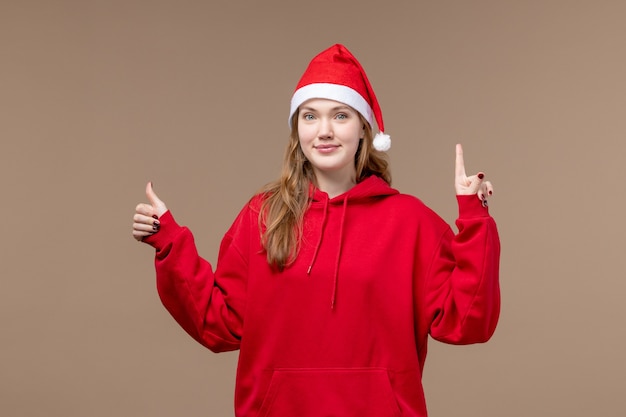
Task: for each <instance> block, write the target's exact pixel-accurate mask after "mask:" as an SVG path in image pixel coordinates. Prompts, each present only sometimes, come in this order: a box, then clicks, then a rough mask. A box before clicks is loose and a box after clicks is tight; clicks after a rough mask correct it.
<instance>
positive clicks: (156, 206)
mask: <svg viewBox="0 0 626 417" xmlns="http://www.w3.org/2000/svg"><path fill="white" fill-rule="evenodd" d="M146 197H148V201H149V202H150V203H149V204H146V203H139V204H137V207H135V215H134V216H133V237H134V238H135V239H137V240H138V241H142V240H143V238H145V237H146V236H150V235H152V234H154V233H156V232H158V231H159V227H161V223H160V222H159V218H160V217H161V216H162V215H163V213H165V212H166V211H167V207H166V206H165V203H164V202H163V201H161V199H159V197H157V195H156V194H155V193H154V190H153V189H152V182H149V183H148V185H146Z"/></svg>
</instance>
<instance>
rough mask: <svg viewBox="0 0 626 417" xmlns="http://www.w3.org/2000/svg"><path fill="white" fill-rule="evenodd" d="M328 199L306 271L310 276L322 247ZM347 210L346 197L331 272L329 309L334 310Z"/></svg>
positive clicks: (325, 202)
mask: <svg viewBox="0 0 626 417" xmlns="http://www.w3.org/2000/svg"><path fill="white" fill-rule="evenodd" d="M328 201H329V200H328V199H325V200H324V215H323V216H322V224H321V226H320V236H319V238H318V240H317V244H316V245H315V251H314V252H313V258H311V263H310V264H309V268H308V269H307V271H306V274H307V275H311V270H312V269H313V265H314V264H315V260H316V259H317V254H318V253H319V250H320V247H321V246H322V239H323V238H324V230H325V228H326V220H327V219H328ZM347 209H348V197H347V196H346V197H345V198H344V199H343V207H342V211H341V221H340V226H339V242H337V259H335V268H334V271H333V287H332V295H331V298H330V308H331V309H333V308H335V301H336V299H337V284H338V281H339V262H340V260H341V249H342V242H343V229H344V224H345V222H346V211H347Z"/></svg>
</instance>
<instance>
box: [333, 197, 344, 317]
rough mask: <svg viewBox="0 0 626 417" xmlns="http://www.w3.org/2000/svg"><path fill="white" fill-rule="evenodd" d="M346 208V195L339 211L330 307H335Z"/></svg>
mask: <svg viewBox="0 0 626 417" xmlns="http://www.w3.org/2000/svg"><path fill="white" fill-rule="evenodd" d="M347 208H348V196H346V198H344V199H343V210H342V211H341V222H340V224H341V225H340V226H339V243H338V247H337V260H336V261H335V272H334V274H333V275H334V276H333V295H332V297H331V299H330V308H331V309H334V308H335V300H336V298H337V284H338V281H339V260H340V259H341V249H342V247H343V245H342V244H341V243H342V241H343V226H344V224H345V222H346V210H347Z"/></svg>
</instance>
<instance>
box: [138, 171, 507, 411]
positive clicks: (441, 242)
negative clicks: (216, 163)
mask: <svg viewBox="0 0 626 417" xmlns="http://www.w3.org/2000/svg"><path fill="white" fill-rule="evenodd" d="M457 199H458V203H459V219H458V220H457V223H456V224H457V227H458V228H459V233H458V234H457V235H456V236H455V235H454V233H453V232H452V230H451V229H450V227H449V226H448V225H447V224H446V223H445V222H444V221H443V220H442V219H441V218H440V217H439V216H437V215H436V214H435V213H434V212H433V211H431V210H430V209H429V208H427V207H426V206H425V205H424V204H423V203H422V202H421V201H420V200H418V199H417V198H415V197H412V196H409V195H405V194H400V193H398V191H396V190H395V189H393V188H391V187H389V186H388V185H387V183H385V182H384V181H383V180H382V179H380V178H378V177H374V176H373V177H369V178H367V179H365V180H364V181H362V182H361V183H359V184H357V185H356V186H354V187H353V188H352V189H351V190H349V191H348V192H346V193H345V194H342V195H340V196H337V197H335V198H332V199H329V198H328V195H327V194H326V193H323V192H321V191H319V190H317V191H315V192H314V194H313V201H312V203H311V206H310V208H309V209H308V211H307V212H306V214H305V217H304V230H303V239H302V244H301V248H300V252H299V255H298V257H297V259H296V260H295V262H294V263H293V264H292V265H290V266H289V267H287V268H286V269H285V270H284V271H283V272H277V271H275V270H274V269H272V268H270V266H269V265H268V263H267V260H266V254H265V253H264V251H263V249H262V246H261V243H260V232H259V227H258V216H259V208H260V204H261V197H260V196H256V197H254V198H253V199H251V201H250V202H249V203H248V204H247V205H246V206H245V207H244V208H243V210H242V211H241V212H240V213H239V215H238V216H237V218H236V220H235V222H234V223H233V225H232V226H231V228H230V229H229V230H228V232H227V233H226V235H225V236H224V239H223V241H222V243H221V247H220V252H219V257H218V261H217V268H216V269H215V271H214V270H213V268H212V266H211V265H210V264H209V263H208V262H207V261H206V260H204V259H202V258H201V257H200V256H199V255H198V253H197V250H196V246H195V244H194V240H193V236H192V234H191V232H190V231H189V230H188V229H187V228H185V227H181V226H179V225H178V224H177V223H176V222H175V220H174V218H173V217H172V215H171V213H170V212H167V213H165V214H164V215H163V216H162V217H161V219H160V221H161V229H160V231H159V232H158V233H156V234H154V235H152V236H150V237H149V238H146V239H145V241H146V242H147V243H149V244H151V245H152V246H154V247H155V248H156V261H155V263H156V271H157V287H158V291H159V295H160V297H161V300H162V301H163V304H164V305H165V307H166V308H167V309H168V311H169V312H170V313H171V314H172V316H173V317H174V318H175V319H176V321H177V322H178V323H179V324H180V325H181V326H182V327H183V328H184V329H185V330H186V331H187V332H188V333H189V334H190V335H191V336H192V337H193V338H194V339H196V340H197V341H198V342H200V343H201V344H203V345H204V346H206V347H207V348H209V349H211V350H212V351H214V352H220V351H228V350H234V349H240V355H239V364H238V369H237V382H236V389H235V414H236V416H238V417H257V416H259V417H260V416H263V417H270V416H272V417H273V416H280V417H325V416H340V417H352V416H354V417H356V416H358V417H388V416H389V417H390V416H426V405H425V402H424V393H423V389H422V383H421V376H422V370H423V366H424V360H425V358H426V347H427V339H428V335H429V334H430V335H431V336H432V337H433V338H434V339H436V340H439V341H442V342H446V343H453V344H467V343H477V342H484V341H487V340H488V339H489V338H490V337H491V335H492V334H493V332H494V330H495V327H496V323H497V321H498V315H499V311H500V292H499V283H498V269H499V256H500V243H499V238H498V232H497V229H496V225H495V222H494V221H493V219H492V218H491V217H490V216H489V213H488V210H487V208H484V207H482V205H481V204H480V201H479V200H478V199H477V198H476V196H458V197H457Z"/></svg>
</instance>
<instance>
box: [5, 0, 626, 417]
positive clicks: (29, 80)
mask: <svg viewBox="0 0 626 417" xmlns="http://www.w3.org/2000/svg"><path fill="white" fill-rule="evenodd" d="M625 21H626V2H623V1H619V0H615V1H574V0H572V1H551V0H544V1H497V0H486V1H461V0H459V1H440V2H434V1H398V2H396V1H393V2H391V1H390V2H384V1H382V0H380V1H378V2H371V4H370V3H367V2H363V1H334V2H326V1H315V2H296V1H283V2H276V1H264V2H252V1H250V2H243V1H234V2H225V1H224V2H217V1H215V2H209V1H205V2H202V1H74V2H72V1H39V2H36V1H9V0H5V1H2V2H1V3H0V54H1V58H0V59H1V61H0V71H1V72H0V106H1V107H0V122H1V123H0V138H1V139H0V140H1V152H0V158H1V160H0V161H1V164H0V184H2V188H1V192H0V196H1V197H0V201H1V202H2V204H1V205H0V210H1V218H2V239H1V240H0V257H1V259H0V265H1V280H0V338H1V343H0V349H1V351H0V353H1V355H0V361H1V362H0V414H1V415H3V416H46V417H49V416H64V417H74V416H76V417H78V416H81V417H82V416H93V417H99V416H113V415H119V416H174V415H185V416H230V415H232V414H233V412H232V409H233V406H232V402H233V387H234V374H235V367H236V360H237V355H236V353H229V354H221V355H215V354H212V353H210V352H209V351H207V350H205V349H204V348H202V347H201V346H200V345H198V344H196V343H195V342H193V341H192V339H191V338H189V337H188V336H186V335H185V334H184V333H183V331H182V330H180V329H179V328H178V327H177V325H176V324H175V323H174V321H173V320H172V319H171V318H170V317H169V316H168V314H167V312H166V311H165V310H164V309H163V308H162V307H161V305H160V302H159V300H158V297H157V294H156V290H155V288H154V273H153V267H152V250H151V249H150V248H149V247H147V246H144V245H141V244H139V243H137V242H135V241H134V240H133V239H132V237H131V234H130V232H131V217H132V214H133V210H134V207H135V205H136V204H137V203H138V202H140V201H143V200H145V197H144V194H143V190H144V186H145V183H146V182H147V181H149V180H152V181H154V183H155V188H156V190H157V192H158V193H159V195H160V196H161V198H162V199H164V200H165V201H166V203H168V205H169V207H170V208H171V209H172V211H173V212H174V213H175V214H176V216H177V219H178V220H179V221H180V222H181V223H183V224H186V225H188V226H190V227H191V228H192V230H193V231H194V233H195V235H196V237H197V244H198V246H199V250H200V251H201V253H202V254H203V255H205V256H206V258H207V259H209V260H211V261H214V260H215V257H216V255H217V248H218V244H219V242H220V240H221V237H222V235H223V233H224V232H225V230H226V228H227V227H228V226H229V225H230V223H231V221H232V220H233V218H234V216H235V215H236V213H237V212H238V210H239V209H240V207H241V206H242V205H243V204H244V202H245V201H246V200H247V199H248V197H249V196H250V195H251V194H252V193H253V192H254V191H255V190H257V189H258V188H259V187H260V186H261V185H262V184H264V183H265V182H268V181H270V180H272V179H274V178H275V177H276V176H277V175H278V173H279V167H280V162H281V157H282V152H283V148H284V144H285V142H286V137H287V135H288V129H287V121H286V117H287V112H288V103H289V99H290V96H291V93H292V91H293V88H294V86H295V84H296V82H297V80H298V78H299V76H300V74H301V73H302V71H303V70H304V68H305V66H306V64H307V63H308V61H309V59H310V58H311V57H312V56H313V55H314V54H316V53H317V52H319V51H321V50H322V49H324V48H326V47H328V46H330V45H331V44H333V43H335V42H341V43H344V44H346V45H347V46H348V47H349V48H350V49H351V50H352V51H353V52H354V53H355V54H356V55H357V57H358V58H359V59H360V60H361V62H362V64H363V65H364V66H365V68H366V69H367V71H368V73H369V76H370V79H371V80H372V83H373V85H374V88H375V90H376V93H377V94H378V97H379V99H380V102H381V103H382V108H383V111H384V116H385V124H386V127H387V129H386V130H387V132H388V133H389V134H391V135H392V138H393V148H392V150H391V151H390V159H391V163H392V169H393V171H392V172H393V175H394V185H395V186H396V187H397V188H399V189H401V190H402V191H404V192H406V193H411V194H415V195H417V196H419V197H420V198H422V199H423V200H424V201H425V202H426V203H427V204H428V205H430V206H431V207H432V208H434V209H435V210H436V211H438V212H439V213H440V214H441V215H442V216H443V217H444V218H445V219H446V220H447V221H449V222H453V221H454V219H455V212H456V205H455V201H454V195H453V188H452V175H453V161H454V144H455V143H456V142H457V141H460V142H462V143H463V144H464V146H465V149H466V162H467V165H468V169H469V170H470V171H472V172H475V171H477V170H479V169H481V170H484V171H485V172H486V173H487V176H488V177H489V179H491V180H492V181H493V182H494V184H495V187H496V193H495V196H494V198H493V199H492V204H491V207H492V214H493V215H494V216H495V217H496V220H497V221H498V224H499V227H500V231H501V238H502V244H503V252H502V268H501V275H502V290H503V311H502V317H501V322H500V325H499V328H498V330H497V332H496V335H495V336H494V338H493V339H492V341H491V342H489V343H488V344H485V345H477V346H469V347H454V346H446V345H442V344H439V343H432V344H431V354H430V356H429V360H428V361H427V364H426V371H425V377H424V382H425V385H426V391H427V397H428V404H429V408H430V411H431V415H432V416H435V417H436V416H466V417H467V416H477V417H478V416H480V417H489V416H494V417H495V416H498V417H501V416H591V415H594V416H622V415H623V413H624V409H626V399H625V397H626V396H625V395H624V388H625V386H626V380H625V379H626V378H625V375H626V372H625V371H626V363H625V361H624V357H623V353H624V345H625V343H626V338H625V333H624V318H625V316H626V314H625V313H626V309H625V307H624V303H623V300H624V293H625V290H626V285H625V284H624V276H625V273H624V266H623V264H624V262H623V261H624V257H625V250H624V249H625V245H624V238H623V236H624V232H626V230H625V227H624V223H623V219H624V216H623V212H624V205H625V203H626V199H625V197H624V179H625V176H624V166H625V162H626V158H625V156H624V155H625V150H626V147H625V145H624V137H625V132H626V117H625V114H626V112H625V111H626V87H625V85H626V84H625V82H624V74H626V52H625V51H626V25H625V24H624V22H625Z"/></svg>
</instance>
